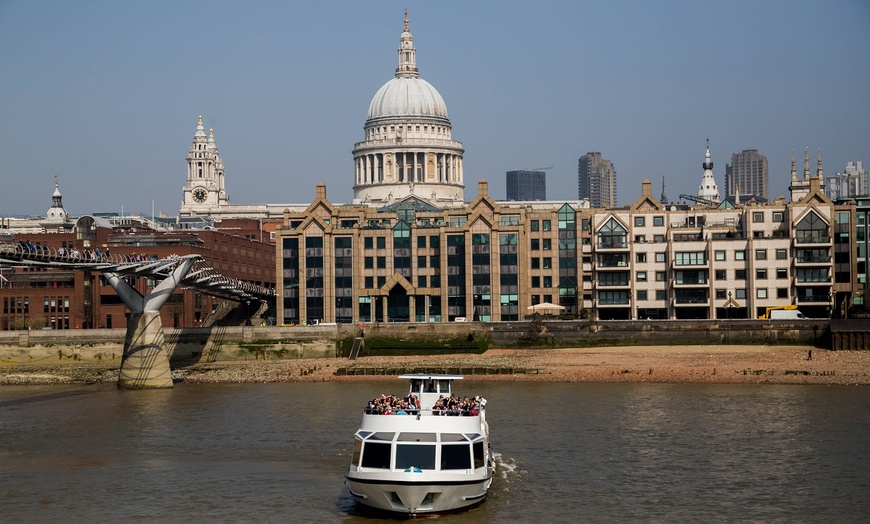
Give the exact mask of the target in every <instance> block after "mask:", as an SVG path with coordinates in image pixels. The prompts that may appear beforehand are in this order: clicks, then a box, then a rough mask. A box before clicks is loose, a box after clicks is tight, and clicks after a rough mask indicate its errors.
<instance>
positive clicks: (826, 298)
mask: <svg viewBox="0 0 870 524" xmlns="http://www.w3.org/2000/svg"><path fill="white" fill-rule="evenodd" d="M797 301H798V303H800V304H806V303H821V304H829V303H830V302H831V295H829V294H827V293H826V294H824V295H798V297H797Z"/></svg>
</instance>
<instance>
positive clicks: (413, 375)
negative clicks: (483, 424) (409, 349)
mask: <svg viewBox="0 0 870 524" xmlns="http://www.w3.org/2000/svg"><path fill="white" fill-rule="evenodd" d="M399 378H401V379H415V378H418V379H430V378H434V379H438V380H462V378H463V377H462V375H439V374H437V373H436V374H433V373H406V374H404V375H399Z"/></svg>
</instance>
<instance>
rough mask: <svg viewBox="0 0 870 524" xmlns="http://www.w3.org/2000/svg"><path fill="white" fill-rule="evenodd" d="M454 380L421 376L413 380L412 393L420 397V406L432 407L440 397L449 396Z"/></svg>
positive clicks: (424, 407)
mask: <svg viewBox="0 0 870 524" xmlns="http://www.w3.org/2000/svg"><path fill="white" fill-rule="evenodd" d="M451 382H453V381H452V380H445V379H438V378H420V379H412V380H411V393H413V394H414V395H417V397H418V398H419V399H420V407H422V408H423V409H430V408H431V407H432V406H434V405H435V402H436V401H437V400H438V397H441V396H443V397H444V398H449V397H450V394H451V392H452V391H451Z"/></svg>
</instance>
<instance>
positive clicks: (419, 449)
mask: <svg viewBox="0 0 870 524" xmlns="http://www.w3.org/2000/svg"><path fill="white" fill-rule="evenodd" d="M407 468H420V469H435V446H430V445H426V444H397V445H396V469H407Z"/></svg>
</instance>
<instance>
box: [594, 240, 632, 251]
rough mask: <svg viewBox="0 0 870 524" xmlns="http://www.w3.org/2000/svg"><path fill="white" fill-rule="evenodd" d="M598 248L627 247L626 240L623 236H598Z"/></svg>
mask: <svg viewBox="0 0 870 524" xmlns="http://www.w3.org/2000/svg"><path fill="white" fill-rule="evenodd" d="M598 249H628V241H627V240H626V239H625V237H621V238H615V239H614V238H600V239H599V240H598Z"/></svg>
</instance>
